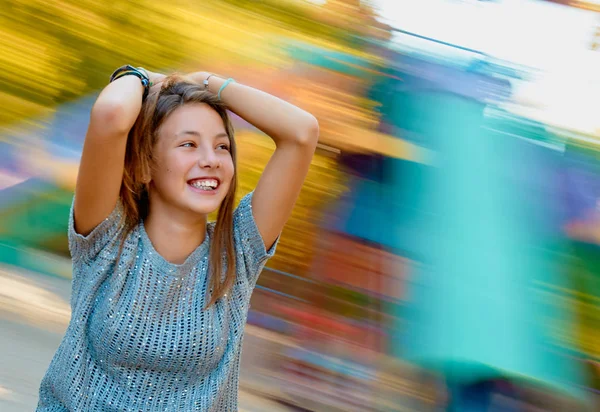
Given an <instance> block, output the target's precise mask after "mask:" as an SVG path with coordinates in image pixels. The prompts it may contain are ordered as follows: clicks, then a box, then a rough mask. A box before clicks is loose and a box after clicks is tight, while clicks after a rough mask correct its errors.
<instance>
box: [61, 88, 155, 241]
mask: <svg viewBox="0 0 600 412" xmlns="http://www.w3.org/2000/svg"><path fill="white" fill-rule="evenodd" d="M143 94H144V87H143V86H142V84H141V81H140V79H139V78H137V77H135V76H124V77H121V78H119V79H117V80H115V81H113V82H112V83H110V84H109V85H108V86H106V87H105V88H104V90H102V92H101V93H100V96H98V99H97V100H96V102H95V103H94V106H93V108H92V111H91V115H90V123H89V126H88V130H87V134H86V136H85V142H84V145H83V153H82V156H81V163H80V164H79V173H78V175H77V184H76V187H75V203H74V206H73V213H74V221H75V231H76V232H77V233H79V234H81V235H84V236H86V235H88V234H89V233H90V232H91V231H92V230H93V229H94V228H95V227H96V226H98V224H100V222H102V221H103V220H104V219H106V218H107V217H108V215H109V214H110V213H111V212H112V210H113V209H114V208H115V206H116V204H117V200H118V198H119V190H120V187H121V181H122V179H123V167H124V162H125V148H126V144H127V136H128V134H129V130H130V129H131V128H132V127H133V125H134V123H135V121H136V119H137V117H138V115H139V113H140V110H141V107H142V96H143Z"/></svg>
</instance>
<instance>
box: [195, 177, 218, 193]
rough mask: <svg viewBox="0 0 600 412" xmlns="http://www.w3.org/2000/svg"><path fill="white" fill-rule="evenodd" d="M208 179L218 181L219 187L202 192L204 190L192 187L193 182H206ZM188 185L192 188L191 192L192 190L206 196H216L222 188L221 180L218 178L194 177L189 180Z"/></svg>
mask: <svg viewBox="0 0 600 412" xmlns="http://www.w3.org/2000/svg"><path fill="white" fill-rule="evenodd" d="M206 179H212V180H216V181H217V187H216V188H215V189H213V190H202V189H198V188H196V187H194V186H193V185H192V182H193V181H195V180H206ZM187 185H188V187H189V188H190V190H192V191H193V192H194V193H198V194H201V195H204V196H214V195H216V194H217V192H218V191H219V189H220V188H221V179H219V178H218V177H216V176H201V177H194V178H192V179H189V180H188V181H187Z"/></svg>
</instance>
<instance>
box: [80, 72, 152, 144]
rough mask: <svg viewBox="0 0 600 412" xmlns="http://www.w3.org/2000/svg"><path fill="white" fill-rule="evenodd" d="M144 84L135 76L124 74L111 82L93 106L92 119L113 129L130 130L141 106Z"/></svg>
mask: <svg viewBox="0 0 600 412" xmlns="http://www.w3.org/2000/svg"><path fill="white" fill-rule="evenodd" d="M143 94H144V86H142V83H141V82H140V79H139V78H137V77H135V76H123V77H121V78H119V79H117V80H115V81H113V82H112V83H109V84H108V85H107V86H106V87H105V88H104V90H102V92H101V93H100V96H98V99H97V100H96V102H95V103H94V107H93V108H92V113H91V116H92V119H94V118H98V120H99V121H100V122H101V123H102V124H103V127H105V128H106V131H107V133H110V132H111V131H113V130H114V131H117V132H128V131H129V129H131V128H132V127H133V124H134V123H135V121H136V119H137V117H138V115H139V113H140V110H141V107H142V96H143Z"/></svg>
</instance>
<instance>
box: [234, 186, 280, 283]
mask: <svg viewBox="0 0 600 412" xmlns="http://www.w3.org/2000/svg"><path fill="white" fill-rule="evenodd" d="M253 194H254V192H250V193H248V194H247V195H246V196H244V198H243V199H242V201H241V202H240V204H239V205H238V207H237V209H236V210H235V212H234V214H233V233H234V238H235V248H236V255H237V256H236V257H237V259H238V262H237V265H238V267H241V268H242V269H243V270H242V272H244V273H245V274H246V275H247V276H248V280H249V281H250V283H251V285H252V286H254V284H255V283H256V281H257V280H258V276H259V275H260V272H261V271H262V269H263V267H264V266H265V264H266V263H267V260H269V259H270V258H271V257H273V255H274V254H275V249H276V247H277V244H278V243H279V237H277V240H276V241H275V243H273V246H271V248H270V249H269V250H266V247H265V243H264V241H263V239H262V236H261V235H260V232H259V231H258V227H257V226H256V221H255V220H254V215H253V214H252V195H253ZM240 260H241V261H240ZM238 272H239V270H238Z"/></svg>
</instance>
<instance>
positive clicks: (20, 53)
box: [0, 0, 355, 126]
mask: <svg viewBox="0 0 600 412" xmlns="http://www.w3.org/2000/svg"><path fill="white" fill-rule="evenodd" d="M311 10H312V11H311ZM317 15H319V13H318V8H317V7H316V6H314V5H313V6H311V7H310V8H307V7H305V6H302V5H301V2H297V1H291V0H290V1H283V2H282V1H258V2H249V1H242V0H227V1H217V0H207V1H203V2H201V3H191V2H189V1H184V0H173V1H170V2H168V3H163V2H155V1H151V0H127V1H126V0H117V1H115V2H113V3H112V4H111V5H110V6H109V5H108V3H103V2H97V1H92V0H82V1H74V0H48V1H43V0H6V1H5V2H3V7H2V8H0V33H1V34H2V35H1V36H0V69H1V71H0V90H1V92H0V104H1V105H2V107H3V108H5V110H4V111H3V112H2V114H0V126H3V125H6V124H8V123H12V122H15V121H18V120H21V119H24V118H26V117H30V116H33V115H37V114H40V113H42V112H44V111H45V110H46V111H47V110H50V109H51V108H52V107H53V106H55V105H59V104H62V103H64V102H67V101H70V100H73V99H76V98H78V97H81V96H83V95H86V94H88V93H90V92H92V91H96V90H98V89H100V88H102V87H103V86H104V85H105V84H106V82H107V80H108V76H109V75H110V73H111V72H112V71H113V70H114V69H115V68H116V67H118V66H121V65H122V64H124V63H132V64H135V65H140V66H144V67H147V68H149V69H151V70H158V71H165V70H171V69H172V68H177V69H179V70H181V69H182V68H183V67H188V66H192V67H193V69H195V70H198V69H204V70H206V69H208V68H209V67H211V66H213V67H214V65H215V59H218V60H219V63H220V64H222V63H223V62H226V61H235V62H236V64H238V65H239V66H240V67H243V66H244V63H248V60H251V59H254V60H255V62H263V63H266V64H273V63H274V62H276V60H277V59H278V58H279V59H280V58H281V56H277V53H276V52H274V51H273V48H270V46H272V43H273V42H276V41H278V39H280V38H282V37H284V36H285V37H296V38H310V39H314V40H315V41H326V42H328V43H331V44H340V45H341V44H343V43H344V42H347V40H348V39H351V38H352V36H353V34H355V33H353V32H352V31H353V30H355V29H353V28H352V27H350V28H349V27H345V28H340V27H336V26H334V25H331V24H327V23H324V22H321V21H319V20H318V19H316V16H317ZM268 59H271V61H268Z"/></svg>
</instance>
